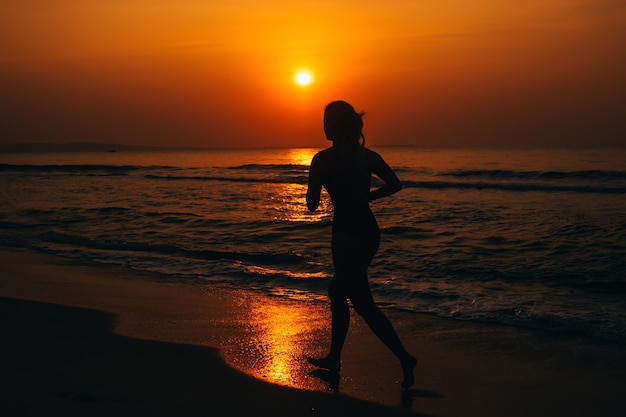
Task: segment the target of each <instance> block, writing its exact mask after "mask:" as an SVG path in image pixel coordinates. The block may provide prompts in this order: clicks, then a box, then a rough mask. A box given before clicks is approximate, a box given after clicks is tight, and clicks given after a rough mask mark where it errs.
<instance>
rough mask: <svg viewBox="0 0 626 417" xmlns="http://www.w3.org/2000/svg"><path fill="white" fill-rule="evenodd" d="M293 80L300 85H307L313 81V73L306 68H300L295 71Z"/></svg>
mask: <svg viewBox="0 0 626 417" xmlns="http://www.w3.org/2000/svg"><path fill="white" fill-rule="evenodd" d="M294 81H295V82H296V84H299V85H301V86H305V85H309V84H311V83H312V82H313V75H312V74H311V72H309V71H307V70H301V71H298V72H297V73H296V75H295V77H294Z"/></svg>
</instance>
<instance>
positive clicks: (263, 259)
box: [39, 231, 305, 265]
mask: <svg viewBox="0 0 626 417" xmlns="http://www.w3.org/2000/svg"><path fill="white" fill-rule="evenodd" d="M39 238H40V240H41V241H46V242H51V243H59V244H66V245H70V246H73V247H84V248H90V249H101V250H107V251H127V252H149V253H153V254H160V255H168V256H173V255H175V256H177V257H185V258H193V259H200V260H205V261H208V260H222V259H228V260H233V261H240V262H254V263H256V264H258V265H276V264H281V265H296V264H302V263H305V260H304V258H303V257H302V256H301V255H299V254H297V253H272V252H257V253H254V252H235V251H219V250H207V249H203V250H193V249H186V248H182V247H180V246H176V245H167V244H151V243H144V242H130V241H118V240H99V239H92V238H87V237H84V236H77V235H72V234H69V233H60V232H54V231H49V232H45V233H42V234H41V235H40V236H39Z"/></svg>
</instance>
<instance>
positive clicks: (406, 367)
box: [306, 101, 417, 388]
mask: <svg viewBox="0 0 626 417" xmlns="http://www.w3.org/2000/svg"><path fill="white" fill-rule="evenodd" d="M362 130H363V119H362V115H361V114H359V113H357V112H356V111H355V110H354V108H353V107H352V106H351V105H350V104H348V103H346V102H345V101H335V102H332V103H330V104H329V105H328V106H326V110H325V112H324V133H326V137H327V139H328V140H330V141H332V142H333V145H332V146H331V147H330V148H327V149H324V150H323V151H320V152H319V153H317V154H316V155H315V156H314V157H313V161H312V162H311V168H310V171H309V188H308V191H307V196H306V200H307V205H308V207H309V210H312V211H314V210H316V209H317V207H318V206H319V201H320V193H321V190H322V187H324V188H325V189H326V191H327V192H328V194H329V195H330V199H331V201H332V203H333V209H334V213H333V228H332V244H331V246H332V256H333V266H334V269H335V274H334V276H333V279H332V281H331V283H330V287H329V289H328V294H329V296H330V303H331V304H330V308H331V314H332V333H331V346H330V353H329V354H328V356H326V357H324V358H319V359H315V358H307V360H308V361H309V362H310V363H312V364H313V365H315V366H317V367H320V368H324V369H328V370H330V371H333V372H339V368H340V366H341V350H342V348H343V344H344V341H345V338H346V335H347V333H348V327H349V325H350V310H349V308H348V301H347V298H350V301H351V302H352V306H353V307H354V310H355V311H356V312H357V313H358V314H360V315H361V316H362V317H363V319H365V321H366V323H367V324H368V325H369V327H370V328H371V329H372V331H373V332H374V333H375V334H376V336H378V337H379V338H380V340H382V341H383V343H384V344H385V345H386V346H387V347H388V348H389V349H390V350H391V351H392V352H393V354H394V355H396V357H397V358H398V360H399V361H400V365H401V366H402V371H403V374H404V381H403V382H402V387H403V388H409V387H410V386H411V385H413V382H414V376H413V369H414V368H415V365H416V362H417V361H416V359H415V358H414V357H413V356H412V355H411V354H409V353H408V352H407V351H406V349H405V348H404V346H403V345H402V342H401V341H400V339H399V337H398V335H397V334H396V332H395V330H394V329H393V326H392V325H391V323H390V322H389V320H388V319H387V317H386V316H385V315H384V314H383V312H382V311H381V310H380V309H379V308H378V307H377V306H376V304H374V300H373V298H372V294H371V292H370V288H369V283H368V280H367V268H368V266H369V264H370V262H371V261H372V258H373V257H374V255H375V254H376V251H377V250H378V246H379V244H380V231H379V229H378V224H377V223H376V219H375V218H374V215H373V214H372V212H371V210H370V207H369V202H370V201H372V200H375V199H378V198H381V197H386V196H389V195H391V194H394V193H396V192H398V191H400V189H401V188H402V184H401V183H400V180H399V179H398V177H397V176H396V174H395V173H394V172H393V170H392V169H391V168H390V167H389V165H387V163H386V162H385V161H384V160H383V159H382V158H381V156H380V155H378V154H377V153H376V152H373V151H371V150H369V149H367V148H365V146H364V142H365V138H364V136H363V133H362ZM372 173H374V174H376V176H378V177H380V178H381V179H382V180H383V181H384V182H385V184H384V185H383V186H382V187H380V188H377V189H375V190H370V181H371V175H372Z"/></svg>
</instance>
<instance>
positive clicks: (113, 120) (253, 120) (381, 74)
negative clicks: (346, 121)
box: [0, 0, 626, 147]
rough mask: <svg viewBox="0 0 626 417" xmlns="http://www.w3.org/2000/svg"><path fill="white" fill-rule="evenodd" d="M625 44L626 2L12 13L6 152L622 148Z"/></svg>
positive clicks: (86, 3)
mask: <svg viewBox="0 0 626 417" xmlns="http://www.w3.org/2000/svg"><path fill="white" fill-rule="evenodd" d="M625 45H626V2H624V1H623V0H551V1H545V0H527V1H524V2H512V1H502V0H490V1H487V0H477V1H473V2H468V1H462V0H423V1H415V0H387V1H373V0H369V1H368V0H359V1H336V0H333V1H327V0H316V1H314V0H308V1H305V0H302V1H291V2H286V1H284V0H265V1H263V2H259V1H254V0H228V1H226V0H224V1H206V0H177V1H163V0H107V1H96V0H56V1H54V2H41V1H38V0H4V1H3V3H2V5H1V6H0V106H1V108H2V112H1V113H0V141H1V142H3V143H11V142H29V141H50V142H72V141H101V142H109V143H120V144H140V145H185V146H196V147H197V146H200V147H203V146H227V147H232V146H325V145H326V142H325V140H324V138H323V132H322V129H321V119H322V110H323V107H324V105H325V104H326V103H327V102H329V101H331V100H334V99H345V100H348V101H350V102H352V103H353V104H354V105H355V106H356V107H357V109H358V110H363V111H365V112H366V113H367V116H366V135H367V138H368V143H370V144H371V145H372V146H380V145H386V144H415V145H426V146H432V145H451V146H452V145H454V146H458V145H468V146H471V145H516V146H517V145H569V144H577V145H582V144H593V145H596V144H626V117H625V116H624V115H626V47H625ZM301 67H306V68H308V69H310V70H311V71H312V72H313V74H314V77H315V82H314V83H313V84H311V85H309V86H307V87H301V86H298V85H296V84H294V82H293V75H294V72H295V71H296V70H297V69H298V68H301Z"/></svg>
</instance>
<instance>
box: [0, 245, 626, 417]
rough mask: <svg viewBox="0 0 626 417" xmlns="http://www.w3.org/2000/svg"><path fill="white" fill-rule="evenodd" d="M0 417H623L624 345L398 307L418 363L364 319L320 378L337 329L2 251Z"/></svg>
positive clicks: (301, 308)
mask: <svg viewBox="0 0 626 417" xmlns="http://www.w3.org/2000/svg"><path fill="white" fill-rule="evenodd" d="M0 262H1V265H2V268H1V271H0V274H1V279H0V313H1V314H2V322H1V323H2V325H1V326H2V328H1V330H2V346H3V347H2V363H3V364H2V369H3V374H4V377H3V378H2V381H3V382H2V386H1V393H0V414H2V415H7V416H9V415H10V416H20V415H24V416H26V415H33V416H35V415H37V416H38V415H44V414H45V415H61V414H62V415H81V416H93V415H96V416H99V415H102V416H137V415H145V416H179V415H185V416H195V415H198V416H200V415H202V416H206V415H212V416H221V415H224V416H226V415H228V416H231V415H240V414H245V413H255V414H256V415H260V416H265V415H267V416H270V415H271V416H296V415H297V416H306V415H319V416H322V415H323V416H335V415H336V416H340V415H341V416H343V415H346V416H348V415H350V416H351V415H365V416H369V415H375V416H380V415H384V416H394V415H417V416H450V417H461V416H487V417H489V416H494V417H495V416H565V415H567V416H589V415H593V416H624V415H626V399H624V395H623V393H624V392H625V390H626V347H624V346H617V345H614V344H609V343H607V344H604V343H597V342H593V341H590V340H586V339H584V338H580V337H576V336H573V335H551V334H545V333H541V332H533V331H528V330H523V329H515V328H508V327H503V326H495V325H494V326H491V325H479V324H472V323H465V322H458V321H454V320H445V319H438V318H435V317H431V316H426V315H415V314H408V313H403V312H397V311H388V315H389V317H390V319H391V321H392V322H393V324H394V326H395V327H396V329H397V330H398V333H399V334H400V336H401V338H402V340H403V341H404V342H405V344H406V346H407V348H408V350H409V351H411V352H412V353H414V354H415V355H416V356H417V357H418V360H419V362H418V366H417V368H416V384H415V386H414V387H413V388H412V389H411V390H406V391H405V390H402V389H401V387H400V381H399V379H400V378H401V370H400V367H399V365H398V363H397V362H396V360H395V358H394V357H393V356H392V355H391V354H390V353H389V352H388V351H387V350H386V348H385V347H384V346H383V345H382V343H380V342H379V341H378V340H377V339H376V338H375V337H374V336H373V335H372V334H371V332H370V331H369V329H368V328H367V326H366V325H365V324H364V323H363V322H362V320H361V319H360V318H358V317H357V316H355V315H353V319H352V321H353V323H352V327H351V329H350V333H349V335H348V339H347V341H346V347H345V351H344V360H343V364H342V372H341V375H340V376H339V377H333V376H331V375H328V374H324V373H322V372H319V371H318V370H315V369H314V368H313V367H312V366H311V365H309V364H308V363H307V362H306V361H305V360H304V357H305V356H307V355H310V356H317V355H323V354H324V353H325V352H326V348H327V346H328V338H329V331H328V327H329V325H330V321H329V319H330V317H329V312H328V305H327V304H326V303H322V302H297V301H289V300H285V299H282V298H278V297H271V296H266V295H263V294H259V293H258V292H253V291H245V290H240V289H233V288H228V287H225V286H219V285H200V284H199V283H196V284H192V283H182V284H181V283H179V282H174V281H172V280H170V279H167V278H165V277H162V276H159V275H156V274H150V273H143V272H137V271H132V270H128V269H125V268H122V267H117V266H110V265H101V264H96V263H90V262H82V261H76V260H70V259H64V258H59V257H54V256H49V255H42V254H39V253H33V252H28V251H16V250H12V249H0Z"/></svg>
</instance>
